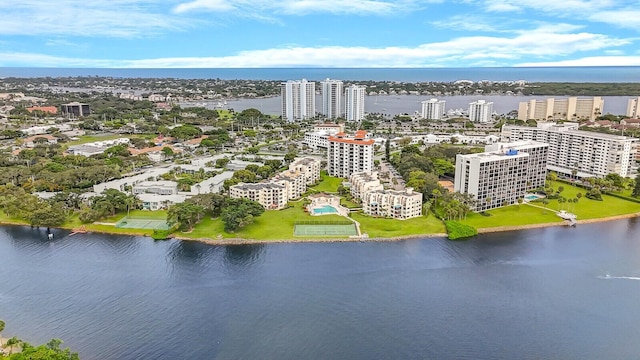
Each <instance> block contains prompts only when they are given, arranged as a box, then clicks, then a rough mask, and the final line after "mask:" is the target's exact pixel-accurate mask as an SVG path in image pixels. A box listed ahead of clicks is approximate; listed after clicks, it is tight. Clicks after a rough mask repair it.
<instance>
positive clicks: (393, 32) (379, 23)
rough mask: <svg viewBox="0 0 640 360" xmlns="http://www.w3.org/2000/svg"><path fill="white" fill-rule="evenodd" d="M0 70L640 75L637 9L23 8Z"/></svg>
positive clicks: (104, 2)
mask: <svg viewBox="0 0 640 360" xmlns="http://www.w3.org/2000/svg"><path fill="white" fill-rule="evenodd" d="M0 24H2V25H1V26H0V66H42V67H134V68H149V67H151V68H167V67H202V68H217V67H223V68H228V67H299V66H315V67H476V66H565V65H566V66H599V65H602V66H605V65H606V66H625V65H635V66H640V6H638V2H637V0H633V1H632V0H454V1H449V0H400V1H388V0H279V1H272V0H20V1H8V0H5V1H2V2H1V3H0Z"/></svg>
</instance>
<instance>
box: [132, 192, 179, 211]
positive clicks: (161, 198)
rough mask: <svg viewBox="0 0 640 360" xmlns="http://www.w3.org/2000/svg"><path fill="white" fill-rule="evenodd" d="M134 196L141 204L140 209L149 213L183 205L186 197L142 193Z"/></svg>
mask: <svg viewBox="0 0 640 360" xmlns="http://www.w3.org/2000/svg"><path fill="white" fill-rule="evenodd" d="M136 196H137V197H138V199H140V201H141V202H142V209H144V210H151V211H155V210H162V209H168V208H169V207H170V206H171V205H174V204H179V203H183V202H184V201H185V200H187V196H185V195H181V194H173V195H159V194H146V193H144V194H138V195H136Z"/></svg>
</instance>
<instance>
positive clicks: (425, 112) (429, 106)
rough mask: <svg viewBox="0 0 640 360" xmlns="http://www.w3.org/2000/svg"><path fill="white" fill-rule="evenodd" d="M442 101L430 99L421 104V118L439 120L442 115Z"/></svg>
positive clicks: (443, 102) (443, 109)
mask: <svg viewBox="0 0 640 360" xmlns="http://www.w3.org/2000/svg"><path fill="white" fill-rule="evenodd" d="M444 104H445V101H444V100H438V99H431V100H426V101H423V102H422V118H423V119H429V120H440V119H442V116H443V115H444V111H445V108H444Z"/></svg>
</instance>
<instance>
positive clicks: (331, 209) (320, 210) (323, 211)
mask: <svg viewBox="0 0 640 360" xmlns="http://www.w3.org/2000/svg"><path fill="white" fill-rule="evenodd" d="M337 212H338V210H336V208H334V207H333V206H331V205H324V206H322V207H319V208H315V209H313V213H314V214H335V213H337Z"/></svg>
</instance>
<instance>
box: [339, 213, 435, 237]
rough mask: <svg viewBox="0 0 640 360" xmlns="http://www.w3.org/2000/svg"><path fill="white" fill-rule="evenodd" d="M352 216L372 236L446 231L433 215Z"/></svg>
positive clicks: (354, 214)
mask: <svg viewBox="0 0 640 360" xmlns="http://www.w3.org/2000/svg"><path fill="white" fill-rule="evenodd" d="M351 217H352V218H353V219H354V220H356V221H358V222H359V223H360V230H361V231H362V233H367V234H369V237H372V238H389V237H396V236H408V235H423V234H424V235H426V234H440V233H445V232H446V231H445V229H444V224H443V223H442V221H440V220H439V219H437V218H436V217H435V216H433V215H429V216H421V217H418V218H413V219H408V220H395V219H382V218H374V217H370V216H367V215H363V214H360V213H352V214H351Z"/></svg>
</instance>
